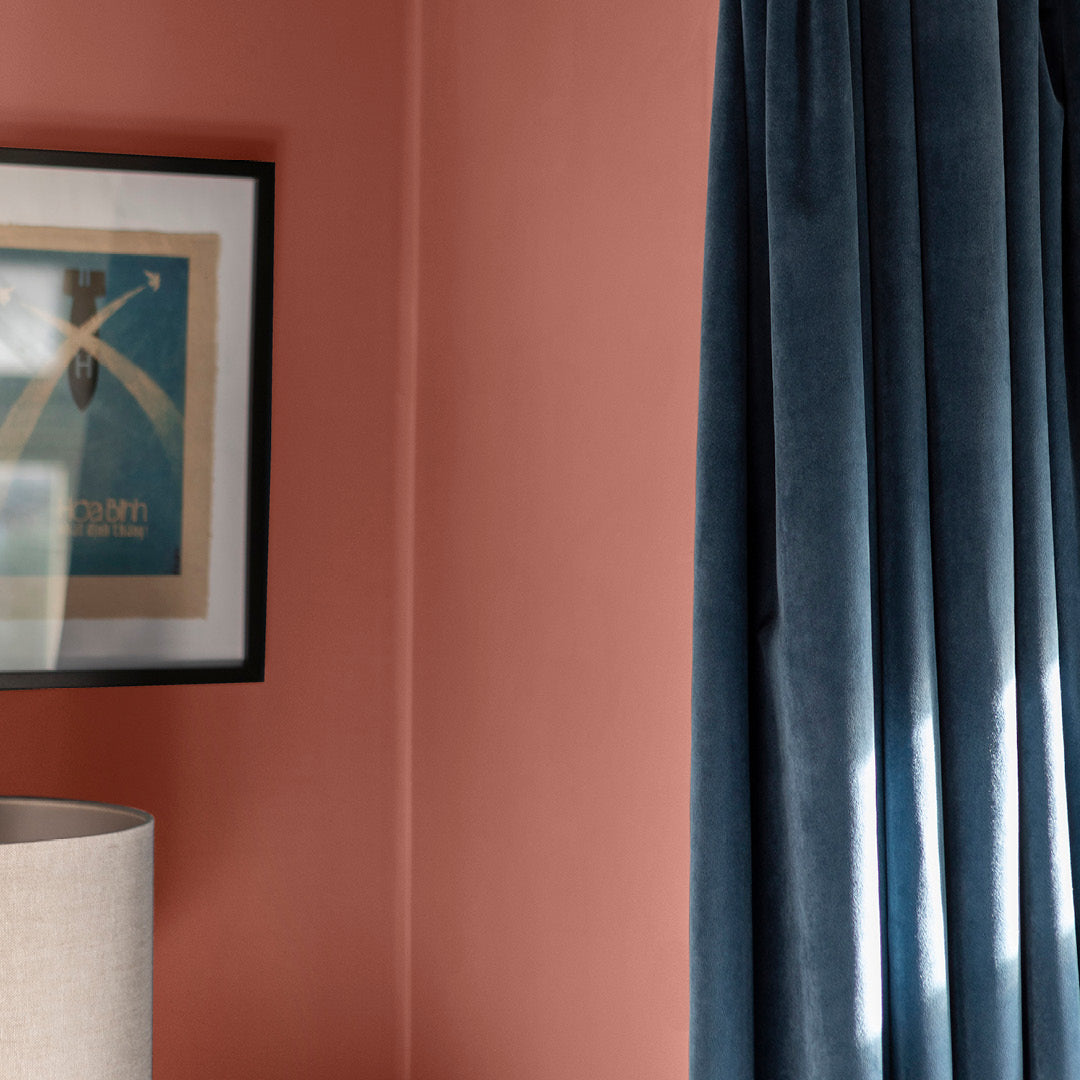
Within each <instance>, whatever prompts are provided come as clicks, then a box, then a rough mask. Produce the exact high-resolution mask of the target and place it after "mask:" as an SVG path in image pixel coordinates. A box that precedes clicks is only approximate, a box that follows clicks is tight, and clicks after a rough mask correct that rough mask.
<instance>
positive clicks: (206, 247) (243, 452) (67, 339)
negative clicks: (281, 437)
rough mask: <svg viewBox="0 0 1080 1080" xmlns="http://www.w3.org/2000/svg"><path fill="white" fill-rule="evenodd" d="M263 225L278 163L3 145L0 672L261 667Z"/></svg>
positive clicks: (103, 677)
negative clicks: (24, 147) (9, 146)
mask: <svg viewBox="0 0 1080 1080" xmlns="http://www.w3.org/2000/svg"><path fill="white" fill-rule="evenodd" d="M273 246H274V163H273V162H269V161H249V160H232V159H211V158H189V157H159V156H148V155H129V154H106V153H85V152H75V151H56V150H40V149H20V148H0V689H27V688H36V687H89V686H123V685H145V684H164V683H216V682H248V681H261V680H262V679H263V678H264V674H265V652H266V597H267V544H268V531H269V477H270V391H271V354H272V311H273ZM69 305H70V310H69ZM65 375H66V381H67V384H68V385H67V388H65V387H64V385H63V384H64V381H65V379H64V376H65Z"/></svg>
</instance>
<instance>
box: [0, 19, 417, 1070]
mask: <svg viewBox="0 0 1080 1080" xmlns="http://www.w3.org/2000/svg"><path fill="white" fill-rule="evenodd" d="M7 15H8V17H7V18H6V19H5V28H4V33H3V35H2V36H0V102H2V108H0V143H4V144H15V145H42V146H51V147H67V148H73V149H103V150H117V151H130V152H147V153H172V154H192V155H211V156H213V155H221V156H233V157H245V156H253V157H272V158H276V160H277V167H278V190H277V196H278V212H277V259H276V263H277V268H276V282H275V319H274V337H275V340H274V347H275V348H274V391H273V392H274V413H273V464H272V485H271V502H272V511H271V513H272V527H271V537H270V590H269V607H270V613H269V641H268V656H267V681H266V683H265V684H263V685H249V686H208V687H190V688H157V689H155V688H138V689H118V690H95V691H31V692H19V693H6V694H3V695H2V696H0V725H2V741H3V753H2V755H0V789H2V790H8V791H15V792H33V793H40V794H59V795H72V796H79V797H86V798H95V799H105V800H111V801H119V802H125V803H133V804H135V805H137V806H142V807H145V808H146V809H148V810H150V811H152V812H153V813H154V814H155V815H156V816H157V834H156V835H157V901H158V903H157V923H156V957H155V959H156V967H155V1002H154V1005H155V1010H154V1013H155V1080H211V1078H212V1080H249V1078H250V1080H298V1078H304V1080H343V1078H353V1077H365V1078H366V1077H372V1078H375V1077H380V1078H381V1077H389V1076H392V1075H393V1069H394V1060H395V1057H396V1053H395V1045H394V1016H395V1011H396V1003H395V997H394V995H395V974H394V972H395V966H394V965H395V956H394V950H395V935H394V921H393V903H394V898H395V866H394V858H395V838H394V827H395V824H394V815H395V779H394V777H395V768H396V757H395V755H396V750H395V741H394V740H395V732H394V701H393V692H394V680H393V665H394V649H395V641H394V638H393V627H394V621H393V604H394V595H393V589H394V573H395V567H394V526H393V521H394V490H393V485H394V469H393V461H392V455H393V453H394V450H395V433H394V432H395V417H396V412H397V404H396V402H395V385H396V380H397V377H398V373H397V355H396V354H397V348H398V326H397V296H398V284H399V283H398V280H397V276H398V253H399V247H400V228H399V218H400V213H399V207H400V205H401V162H402V151H401V138H402V135H401V133H402V123H401V121H402V114H401V103H402V87H403V82H402V71H403V62H402V57H403V49H404V41H403V20H402V14H401V11H400V5H398V4H397V3H394V2H391V0H366V2H365V3H363V4H355V3H352V2H350V0H341V2H335V0H320V3H319V4H318V5H317V7H312V6H308V5H303V4H296V3H291V2H289V3H286V2H284V0H228V2H227V3H223V2H220V0H187V2H185V3H182V4H181V3H159V2H155V0H148V2H146V3H140V4H136V3H128V2H124V0H101V2H99V3H94V4H87V3H86V2H85V0H35V2H34V3H28V4H20V5H18V6H17V7H16V8H13V9H11V10H10V11H9V12H8V13H7ZM0 216H2V207H0ZM0 1072H2V1068H0Z"/></svg>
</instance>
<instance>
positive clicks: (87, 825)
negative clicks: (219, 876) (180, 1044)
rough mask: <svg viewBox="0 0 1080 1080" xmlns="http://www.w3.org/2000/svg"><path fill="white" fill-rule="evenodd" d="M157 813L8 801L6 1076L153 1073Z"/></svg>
mask: <svg viewBox="0 0 1080 1080" xmlns="http://www.w3.org/2000/svg"><path fill="white" fill-rule="evenodd" d="M153 843H154V819H153V818H152V817H150V815H149V814H145V813H143V812H142V811H141V810H132V809H129V808H127V807H121V806H108V805H105V804H102V803H86V802H75V801H70V800H61V799H30V798H0V1077H3V1078H5V1080H149V1078H150V1073H151V1054H150V1051H151V990H152V959H153Z"/></svg>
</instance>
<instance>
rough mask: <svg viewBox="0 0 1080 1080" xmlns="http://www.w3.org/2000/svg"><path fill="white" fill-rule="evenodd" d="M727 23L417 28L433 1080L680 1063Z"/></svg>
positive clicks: (660, 1073)
mask: <svg viewBox="0 0 1080 1080" xmlns="http://www.w3.org/2000/svg"><path fill="white" fill-rule="evenodd" d="M714 9H715V4H714V2H713V0H690V2H688V3H681V4H675V5H672V4H670V3H666V2H664V0H633V2H630V3H626V2H625V0H623V2H619V3H614V2H611V0H589V2H587V3H581V2H575V0H535V2H531V3H525V4H512V3H506V2H505V0H427V2H426V3H425V4H424V11H423V20H424V27H423V41H424V51H423V57H424V64H423V105H424V112H423V121H424V122H423V156H422V162H423V174H422V175H423V183H422V202H421V217H420V220H421V224H422V237H423V245H422V249H421V268H422V273H421V279H420V280H421V295H420V301H421V304H420V311H421V338H420V379H419V412H418V432H419V440H418V448H419V468H418V474H417V475H418V502H417V521H418V524H419V532H418V546H417V576H416V596H417V609H416V620H417V621H416V638H415V641H416V673H417V678H416V702H415V704H416V708H415V718H414V722H415V726H414V743H413V745H414V757H415V769H414V776H413V779H414V793H415V801H414V850H413V858H414V876H413V890H414V891H413V927H414V940H413V964H412V971H413V978H414V998H413V1000H414V1015H413V1033H414V1072H413V1075H414V1077H415V1080H503V1078H508V1077H513V1078H514V1080H567V1078H578V1077H580V1078H588V1080H639V1078H640V1080H661V1078H663V1080H669V1078H670V1080H675V1078H677V1077H683V1076H685V1074H686V1060H687V1023H688V999H687V962H688V961H687V955H688V946H687V904H688V803H689V760H688V758H689V751H688V748H689V672H690V668H689V657H690V586H691V560H692V534H693V520H692V518H693V474H694V428H695V409H696V389H697V335H698V326H699V311H700V280H701V269H700V267H701V251H702V230H703V218H702V211H703V206H704V194H705V193H704V180H705V167H706V149H707V119H708V115H709V96H710V92H711V86H712V54H713V48H714V41H715V27H716V16H715V10H714Z"/></svg>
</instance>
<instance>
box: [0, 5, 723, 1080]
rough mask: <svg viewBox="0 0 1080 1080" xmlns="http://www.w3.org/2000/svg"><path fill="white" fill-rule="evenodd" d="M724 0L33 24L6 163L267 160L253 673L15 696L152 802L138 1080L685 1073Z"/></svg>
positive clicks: (91, 12)
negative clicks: (703, 443)
mask: <svg viewBox="0 0 1080 1080" xmlns="http://www.w3.org/2000/svg"><path fill="white" fill-rule="evenodd" d="M713 6H714V5H713V3H712V2H711V0H710V2H705V0H692V3H691V4H689V5H685V4H684V5H681V6H678V5H677V6H676V7H674V8H673V7H672V6H671V5H670V4H667V3H664V2H663V0H633V2H632V3H626V2H625V0H624V2H623V3H620V4H615V3H612V2H610V0H590V2H589V3H586V4H580V3H576V2H574V0H535V2H532V3H528V4H521V5H517V4H508V3H505V2H504V0H424V2H423V3H420V2H419V0H413V2H412V4H411V6H407V5H402V4H400V3H393V2H391V0H367V2H365V3H364V4H355V3H351V2H346V0H341V2H337V0H318V2H317V3H316V4H314V5H309V6H304V5H298V4H292V3H290V4H286V3H284V2H282V0H258V2H257V0H230V2H229V3H228V4H223V3H220V2H218V0H214V2H210V0H189V2H188V3H186V4H183V5H181V4H164V3H148V4H144V5H135V4H132V3H124V2H122V0H101V2H100V3H98V4H95V5H91V6H87V5H86V4H85V3H84V2H83V0H78V2H76V0H36V3H34V4H32V5H30V4H28V5H23V6H22V7H21V8H20V9H19V10H18V11H16V12H12V13H9V19H8V21H7V23H6V24H5V33H4V35H3V38H2V41H0V101H2V102H3V106H4V107H3V111H2V112H0V143H7V144H13V145H40V146H52V147H67V148H74V149H99V150H117V151H124V152H147V153H170V154H193V155H221V156H247V157H273V158H275V159H276V161H277V163H278V212H277V259H276V281H275V290H276V292H275V330H274V332H275V355H274V415H273V425H274V433H273V440H274V446H273V466H272V490H271V497H272V510H271V518H272V520H271V541H270V598H269V599H270V614H269V633H268V657H267V681H266V683H265V684H263V685H249V686H216V687H161V688H130V689H117V690H96V691H32V692H18V693H7V694H4V695H2V696H0V724H2V725H3V743H4V754H3V755H2V756H0V790H7V791H13V792H32V793H40V794H56V795H69V796H78V797H85V798H95V799H105V800H110V801H118V802H125V803H132V804H135V805H138V806H143V807H145V808H147V809H149V810H151V811H152V812H153V813H154V814H155V815H156V816H157V819H158V831H157V859H158V870H157V900H158V909H157V927H156V950H157V951H156V972H155V1040H156V1041H155V1077H156V1078H157V1080H172V1078H176V1080H181V1078H182V1080H196V1078H202V1077H207V1078H209V1077H213V1078H215V1080H216V1078H219V1077H220V1078H227V1080H232V1078H235V1080H247V1078H251V1080H255V1078H258V1080H278V1078H280V1080H285V1078H289V1080H295V1078H297V1077H303V1078H305V1080H368V1078H371V1080H380V1078H390V1077H397V1078H399V1080H488V1078H491V1080H506V1078H513V1080H542V1078H543V1080H548V1078H550V1080H570V1078H577V1077H581V1078H589V1080H603V1078H608V1077H610V1078H612V1080H614V1078H616V1077H618V1078H619V1080H633V1078H637V1077H640V1078H643V1080H644V1078H649V1080H655V1078H668V1077H671V1078H674V1077H677V1076H682V1075H684V1074H685V1068H686V1027H687V1008H688V1007H687V993H686V959H687V936H686V921H687V920H686V904H687V798H688V743H689V738H688V712H689V691H688V687H689V622H690V620H689V610H690V609H689V604H690V574H691V545H692V492H693V443H694V407H695V403H694V398H695V392H696V355H697V343H696V339H697V325H698V293H699V282H700V264H701V234H702V228H703V222H702V209H703V205H704V175H705V149H706V139H707V131H706V124H707V117H708V97H709V90H710V84H711V68H712V61H711V54H712V38H713V33H714V27H715V17H714V13H713V12H712V10H711V9H712V7H713ZM421 31H422V38H421V36H420V35H421ZM417 177H422V179H421V180H420V181H418V180H417ZM418 185H419V186H418ZM416 304H418V305H419V307H418V311H419V317H418V320H417V319H416V317H415V316H416V310H417V308H416V307H415V305H416ZM414 425H415V440H414V438H413V436H414ZM414 453H415V459H414V457H413V454H414ZM414 496H415V499H414ZM414 526H415V538H413V536H412V530H413V527H414ZM410 1055H411V1063H410Z"/></svg>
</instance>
